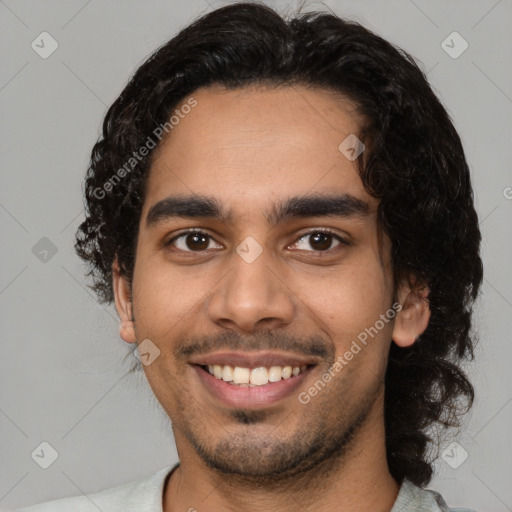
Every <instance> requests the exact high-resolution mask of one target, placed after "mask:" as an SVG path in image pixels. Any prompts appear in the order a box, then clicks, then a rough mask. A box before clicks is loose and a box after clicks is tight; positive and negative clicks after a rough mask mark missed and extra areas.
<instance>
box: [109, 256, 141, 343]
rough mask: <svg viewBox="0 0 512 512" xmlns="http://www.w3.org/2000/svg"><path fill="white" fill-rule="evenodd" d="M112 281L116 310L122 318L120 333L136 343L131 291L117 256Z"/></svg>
mask: <svg viewBox="0 0 512 512" xmlns="http://www.w3.org/2000/svg"><path fill="white" fill-rule="evenodd" d="M112 281H113V282H112V286H113V289H114V298H115V303H116V310H117V314H118V315H119V318H120V320H121V323H120V325H119V335H120V336H121V338H122V339H123V340H124V341H126V343H136V337H135V325H134V321H133V310H132V302H131V293H130V289H129V286H128V283H127V282H126V278H125V277H124V276H123V275H122V274H121V270H120V268H119V263H118V260H117V257H116V258H115V260H114V263H113V265H112Z"/></svg>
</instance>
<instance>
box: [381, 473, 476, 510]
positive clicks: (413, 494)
mask: <svg viewBox="0 0 512 512" xmlns="http://www.w3.org/2000/svg"><path fill="white" fill-rule="evenodd" d="M391 512H476V511H475V510H473V509H469V508H450V507H449V506H448V505H447V503H446V501H445V500H444V498H443V497H442V496H441V495H440V494H439V493H438V492H436V491H432V490H429V489H422V488H421V487H417V486H416V485H414V484H413V483H411V482H409V481H408V480H405V481H404V482H403V483H402V485H401V486H400V491H399V493H398V496H397V499H396V501H395V504H394V505H393V508H392V509H391Z"/></svg>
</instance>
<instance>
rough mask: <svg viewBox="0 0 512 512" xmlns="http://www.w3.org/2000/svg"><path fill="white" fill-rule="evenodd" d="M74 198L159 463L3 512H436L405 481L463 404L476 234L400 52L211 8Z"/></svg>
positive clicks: (353, 31)
mask: <svg viewBox="0 0 512 512" xmlns="http://www.w3.org/2000/svg"><path fill="white" fill-rule="evenodd" d="M86 199H87V215H86V219H85V221H84V222H83V223H82V225H81V226H80V228H79V232H78V234H77V243H76V249H77V252H78V254H79V255H80V256H81V257H82V258H83V259H84V260H85V261H87V262H88V263H89V264H90V265H91V275H92V277H93V279H94V289H95V290H96V292H97V293H98V296H99V298H100V300H101V301H103V302H111V301H113V300H114V301H115V304H116V308H117V311H118V314H119V317H120V319H121V328H120V335H121V337H122V338H123V340H124V341H126V342H127V343H134V344H137V346H138V349H139V352H140V358H141V361H142V363H143V364H142V367H143V369H144V372H145V375H146V377H147V379H148V381H149V384H150V385H151V388H152V389H153V391H154V393H155V395H156V397H157V398H158V400H159V402H160V403H161V405H162V407H163V408H164V409H165V411H166V412H167V414H168V415H169V418H170V419H171V421H172V427H173V432H174V437H175V440H176V446H177V450H178V453H179V458H180V463H179V465H176V466H175V467H173V468H165V469H163V470H161V471H159V472H157V473H155V474H154V475H151V476H149V477H147V478H145V479H142V480H140V481H137V482H134V483H130V484H127V485H125V486H120V487H116V488H113V489H108V490H106V491H103V492H99V493H97V494H93V495H90V496H88V497H84V496H82V497H78V498H70V499H63V500H59V501H55V502H50V503H47V504H43V505H40V506H35V507H30V508H28V509H25V510H27V511H32V512H36V511H40V512H42V511H50V510H51V511H61V510H62V511H64V510H66V511H67V510H73V511H89V510H98V509H100V510H102V511H103V512H108V511H112V512H113V511H144V512H149V511H152V512H156V511H163V512H175V511H189V512H190V511H199V512H201V511H208V512H219V511H231V510H243V511H244V512H252V511H270V510H272V511H283V512H285V511H302V510H304V511H312V510H325V511H331V510H332V511H334V510H336V511H338V510H339V511H341V510H343V511H344V512H355V511H357V512H368V511H379V512H389V511H392V512H406V511H418V510H422V511H448V510H453V509H449V508H448V505H447V504H446V502H445V501H444V500H443V498H442V497H441V496H440V495H439V494H438V493H436V492H434V491H429V490H425V489H423V487H425V486H426V485H427V484H428V483H429V481H430V479H431V477H432V473H433V469H432V465H431V462H430V460H429V459H428V457H427V451H428V449H429V448H430V446H431V442H432V439H431V436H432V435H433V434H432V432H433V430H432V429H433V428H436V427H439V428H441V427H443V426H445V427H447V426H454V425H457V418H458V415H459V414H460V413H462V412H463V410H464V409H467V408H469V407H470V406H471V403H472V400H473V395H474V392H473V388H472V385H471V383H470V382H469V381H468V379H467V377H466V376H465V374H464V373H463V372H462V371H461V370H460V369H459V367H458V364H459V363H460V361H461V360H464V359H466V358H470V357H471V356H472V349H473V338H472V336H471V335H470V321H471V307H472V304H473V302H474V300H475V298H476V297H477V294H478V290H479V286H480V283H481V280H482V263H481V260H480V256H479V245H480V232H479V229H478V219H477V215H476V213H475V209H474V206H473V194H472V189H471V185H470V180H469V170H468V166H467V163H466V161H465V157H464V152H463V149H462V146H461V142H460V139H459V137H458V135H457V133H456V131H455V129H454V127H453V125H452V123H451V121H450V119H449V116H448V115H447V113H446V111H445V109H444V108H443V107H442V105H441V104H440V102H439V101H438V99H437V98H436V96H435V95H434V94H433V92H432V90H431V89H430V87H429V85H428V84H427V81H426V79H425V76H424V75H423V74H422V72H421V71H420V70H419V68H418V67H417V66H416V64H415V63H414V61H413V59H412V58H411V57H409V56H408V55H407V54H406V53H404V52H402V51H401V50H397V49H395V48H394V47H393V46H392V45H390V44H389V43H388V42H386V41H384V40H383V39H381V38H380V37H378V36H376V35H375V34H373V33H371V32H369V31H368V30H366V29H364V28H363V27H361V26H360V25H358V24H355V23H351V22H347V21H344V20H341V19H339V18H337V17H335V16H333V15H330V14H309V15H304V16H302V17H297V18H295V19H292V20H290V21H285V20H283V19H282V18H281V17H280V16H279V15H278V14H277V13H275V12H274V11H273V10H272V9H270V8H268V7H265V6H261V5H257V4H245V3H239V4H235V5H232V6H229V7H225V8H221V9H218V10H216V11H214V12H212V13H210V14H208V15H206V16H204V17H203V18H201V19H199V20H198V21H196V22H195V23H193V24H192V25H190V26H189V27H187V28H186V29H184V30H183V31H182V32H181V33H180V34H178V35H177V36H176V37H175V38H174V39H172V40H171V41H169V42H168V43H167V44H166V45H164V46H163V47H162V48H160V49H159V50H158V51H157V52H156V53H155V54H154V55H153V56H151V57H150V58H149V59H148V60H147V61H146V62H145V63H144V64H143V65H142V66H141V67H140V68H139V69H138V70H137V72H136V73H135V75H134V77H133V78H132V80H131V81H130V83H129V84H128V85H127V87H126V88H125V90H124V91H123V92H122V94H121V95H120V97H119V98H118V99H117V100H116V101H115V103H114V104H113V105H112V107H111V108H110V110H109V111H108V113H107V116H106V119H105V122H104V127H103V136H102V138H101V139H100V140H99V141H98V143H97V144H96V145H95V147H94V149H93V153H92V159H91V166H90V168H89V171H88V174H87V180H86ZM464 406H466V407H464ZM459 510H462V509H459Z"/></svg>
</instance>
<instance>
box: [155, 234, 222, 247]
mask: <svg viewBox="0 0 512 512" xmlns="http://www.w3.org/2000/svg"><path fill="white" fill-rule="evenodd" d="M210 241H214V240H213V238H212V237H211V236H210V235H208V234H207V233H203V232H202V231H195V230H189V231H186V232H184V233H181V234H179V235H177V236H175V237H173V238H171V239H170V240H169V241H168V242H166V243H165V246H166V247H167V246H174V247H175V248H176V249H178V250H180V251H184V252H201V251H206V250H207V249H209V247H208V246H209V244H210ZM217 245H218V244H217ZM217 248H222V246H219V245H218V247H217Z"/></svg>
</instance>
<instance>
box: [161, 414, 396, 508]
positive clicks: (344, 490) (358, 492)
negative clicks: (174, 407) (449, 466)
mask: <svg viewBox="0 0 512 512" xmlns="http://www.w3.org/2000/svg"><path fill="white" fill-rule="evenodd" d="M371 415H374V417H373V418H371V417H368V418H367V419H368V421H367V422H365V424H364V425H363V426H362V427H361V429H360V430H359V431H358V433H357V434H356V436H354V438H353V440H352V442H351V444H350V446H349V447H348V449H347V451H345V452H344V453H343V454H342V455H341V456H339V457H338V458H337V459H336V460H332V459H330V460H327V461H324V462H322V463H321V464H319V465H317V466H315V467H314V468H311V469H308V470H307V471H305V472H303V473H299V474H296V475H295V476H293V477H290V478H289V479H288V478H284V479H282V480H279V479H274V481H273V482H269V481H266V482H256V481H254V480H252V481H251V480H248V479H245V478H243V477H242V476H239V475H224V474H219V473H218V472H217V471H215V470H212V469H210V468H208V467H207V466H206V465H205V464H204V463H203V462H202V460H201V459H200V458H199V457H198V456H197V454H196V453H195V452H194V451H193V450H192V449H190V447H189V446H186V444H187V443H186V440H184V439H182V438H181V437H180V435H179V433H178V432H176V433H175V438H176V443H177V446H178V447H181V448H182V449H181V450H180V449H178V452H179V453H180V466H179V467H178V468H177V469H176V470H175V471H174V473H173V475H172V477H171V478H170V480H169V481H168V482H167V485H166V488H165V490H164V499H163V506H164V512H175V511H178V510H190V511H194V510H197V511H199V510H208V511H209V512H221V511H222V512H231V511H233V512H234V511H239V510H244V511H246V512H262V511H268V510H273V511H276V512H292V511H296V510H297V506H298V505H300V509H301V510H322V511H324V512H330V511H335V510H336V511H339V510H343V511H344V512H370V511H371V512H375V511H379V512H389V511H390V510H391V508H392V507H393V504H394V502H395V500H396V497H397V494H398V490H399V486H398V484H397V483H396V481H395V480H394V479H393V477H392V476H391V474H390V472H389V468H388V465H387V460H386V450H385V435H384V424H383V415H382V411H373V412H372V413H371ZM376 419H377V421H375V420H376ZM180 445H181V446H180ZM184 447H186V449H185V450H183V448H184ZM278 480H279V481H278Z"/></svg>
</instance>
